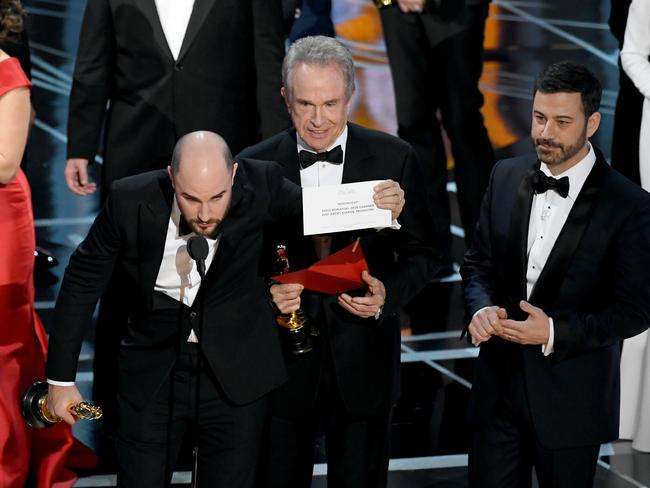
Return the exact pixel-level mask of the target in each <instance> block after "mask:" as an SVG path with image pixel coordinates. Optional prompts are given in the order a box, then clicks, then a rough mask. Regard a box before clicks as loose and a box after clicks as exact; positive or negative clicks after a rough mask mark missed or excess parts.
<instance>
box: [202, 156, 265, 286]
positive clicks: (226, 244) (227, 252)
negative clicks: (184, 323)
mask: <svg viewBox="0 0 650 488" xmlns="http://www.w3.org/2000/svg"><path fill="white" fill-rule="evenodd" d="M245 173H246V172H245V170H244V168H243V167H242V166H241V165H240V167H239V168H238V169H237V175H236V176H235V183H234V185H233V194H232V201H231V203H230V209H229V210H228V215H227V216H226V218H225V219H224V220H223V224H222V229H221V234H220V237H219V245H218V247H217V251H216V254H215V256H214V259H213V260H212V263H211V264H210V268H209V269H208V270H207V273H206V276H205V281H206V284H208V283H210V282H211V281H213V280H214V279H215V276H216V274H215V271H214V270H215V269H223V268H222V266H224V267H225V266H228V263H230V262H231V261H232V259H233V255H234V253H235V252H236V250H237V247H238V246H239V245H240V243H241V242H242V238H243V237H244V235H245V234H246V230H247V229H248V228H249V227H250V224H249V222H250V218H251V217H250V216H248V215H247V214H246V211H245V210H246V208H247V203H246V202H247V201H248V200H249V199H250V198H251V191H253V190H252V189H251V188H250V185H249V183H248V178H247V177H246V174H245ZM201 290H203V287H201Z"/></svg>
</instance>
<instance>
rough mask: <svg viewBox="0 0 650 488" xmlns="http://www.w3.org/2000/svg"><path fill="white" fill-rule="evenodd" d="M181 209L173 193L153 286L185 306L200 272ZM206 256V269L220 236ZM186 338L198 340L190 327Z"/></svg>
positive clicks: (190, 301) (191, 299) (211, 242)
mask: <svg viewBox="0 0 650 488" xmlns="http://www.w3.org/2000/svg"><path fill="white" fill-rule="evenodd" d="M180 217H181V212H180V209H179V208H178V203H177V202H176V197H174V201H173V203H172V212H171V215H170V217H169V224H168V226H167V236H166V237H165V250H164V251H163V258H162V261H161V262H160V269H159V270H158V277H157V278H156V284H155V285H154V290H155V291H158V292H160V293H164V294H165V295H167V296H169V297H171V298H173V299H174V300H178V301H179V302H181V303H183V304H185V305H187V306H188V307H189V306H191V305H192V304H193V303H194V299H195V298H196V295H197V293H198V291H199V287H200V286H201V276H200V275H199V271H198V270H197V268H196V263H195V262H194V260H193V259H192V258H190V255H189V254H188V253H187V241H188V240H189V238H190V237H192V236H195V235H196V234H195V233H194V232H192V233H190V234H186V235H184V236H181V235H180V232H179V226H180ZM206 240H207V241H208V257H207V258H206V259H205V269H206V270H207V269H209V268H210V264H211V263H212V260H213V258H214V254H215V252H216V250H217V246H218V245H219V239H218V238H217V239H208V238H206ZM187 341H188V342H198V337H197V336H196V334H195V332H194V329H192V330H191V331H190V335H189V336H188V338H187ZM47 382H48V383H49V384H51V385H57V386H73V385H74V382H72V381H56V380H51V379H49V378H48V380H47Z"/></svg>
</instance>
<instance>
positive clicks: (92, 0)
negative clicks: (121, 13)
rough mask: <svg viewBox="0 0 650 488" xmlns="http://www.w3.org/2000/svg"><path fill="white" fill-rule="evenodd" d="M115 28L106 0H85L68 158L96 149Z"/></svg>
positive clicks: (90, 153) (90, 154)
mask: <svg viewBox="0 0 650 488" xmlns="http://www.w3.org/2000/svg"><path fill="white" fill-rule="evenodd" d="M114 36H115V32H114V28H113V22H112V17H111V10H110V7H109V4H108V0H88V3H87V5H86V10H85V12H84V18H83V23H82V25H81V34H80V37H79V49H78V50H77V61H76V64H75V69H74V77H73V80H72V91H71V92H70V108H69V112H68V157H69V158H88V159H89V160H90V161H91V162H92V160H93V159H94V156H95V154H96V152H97V147H98V144H99V136H100V133H101V128H102V122H103V120H104V114H105V112H106V104H107V102H108V99H109V96H110V83H111V74H112V69H113V65H114Z"/></svg>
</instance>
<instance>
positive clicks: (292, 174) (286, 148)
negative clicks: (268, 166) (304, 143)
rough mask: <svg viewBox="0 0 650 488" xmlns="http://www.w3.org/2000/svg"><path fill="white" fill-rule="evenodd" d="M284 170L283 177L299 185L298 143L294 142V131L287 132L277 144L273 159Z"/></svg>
mask: <svg viewBox="0 0 650 488" xmlns="http://www.w3.org/2000/svg"><path fill="white" fill-rule="evenodd" d="M273 160H274V161H275V162H276V163H278V164H279V165H280V166H282V167H283V168H284V175H285V176H286V177H287V178H288V179H289V180H291V181H292V182H294V183H295V184H296V185H300V161H299V160H298V143H297V142H296V131H295V129H291V130H288V131H286V132H285V133H284V137H283V138H282V140H281V141H280V144H278V147H277V149H276V151H275V156H274V159H273Z"/></svg>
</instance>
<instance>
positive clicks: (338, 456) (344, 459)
mask: <svg viewBox="0 0 650 488" xmlns="http://www.w3.org/2000/svg"><path fill="white" fill-rule="evenodd" d="M312 353H314V354H315V355H322V356H321V358H322V363H321V364H322V369H321V375H320V378H319V379H318V378H317V379H316V381H319V387H318V393H317V397H316V402H315V406H314V408H313V409H311V410H310V411H309V412H293V413H291V412H289V413H287V415H282V414H280V413H278V412H275V413H273V414H271V416H270V419H269V422H268V425H267V432H266V438H265V439H266V440H265V448H264V451H265V452H264V455H263V456H262V459H261V465H260V475H259V480H258V484H257V486H258V487H259V488H289V487H290V488H309V487H311V485H312V473H313V468H314V456H315V444H316V439H317V437H318V435H319V433H320V432H321V431H324V433H325V448H326V456H327V486H328V487H330V488H385V487H386V483H387V475H388V460H389V455H390V453H389V447H390V446H389V444H390V442H389V439H390V425H391V407H390V405H389V404H387V405H386V406H385V407H383V408H379V409H378V410H377V411H375V412H373V413H371V414H368V415H351V414H349V413H348V412H347V411H346V409H345V406H344V404H343V400H342V399H341V395H340V393H339V389H338V387H337V384H336V377H335V372H334V365H333V363H332V361H331V358H330V357H329V352H324V351H323V350H322V349H321V348H320V347H318V346H316V348H315V350H314V351H312ZM309 354H311V353H309ZM296 413H297V414H298V415H295V414H296Z"/></svg>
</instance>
